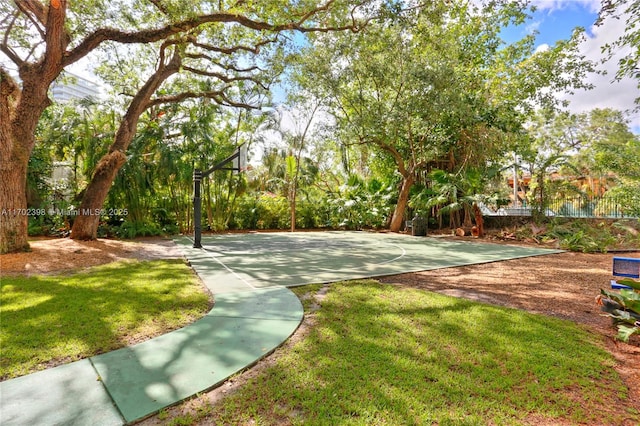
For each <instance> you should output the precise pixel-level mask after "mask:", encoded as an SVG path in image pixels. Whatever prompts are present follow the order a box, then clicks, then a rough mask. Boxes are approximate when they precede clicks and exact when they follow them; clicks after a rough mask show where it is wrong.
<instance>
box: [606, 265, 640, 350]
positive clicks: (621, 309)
mask: <svg viewBox="0 0 640 426" xmlns="http://www.w3.org/2000/svg"><path fill="white" fill-rule="evenodd" d="M618 283H620V284H623V285H626V286H629V287H631V289H622V290H620V292H615V291H609V290H600V296H599V298H598V303H599V304H600V305H601V306H602V310H604V311H605V312H607V313H608V314H609V316H610V317H611V318H612V319H613V322H614V324H615V325H617V326H618V335H617V336H616V337H617V338H618V339H619V340H622V341H624V342H628V341H629V338H630V337H631V336H632V335H634V334H638V335H640V281H636V280H633V279H631V278H625V279H622V280H619V281H618Z"/></svg>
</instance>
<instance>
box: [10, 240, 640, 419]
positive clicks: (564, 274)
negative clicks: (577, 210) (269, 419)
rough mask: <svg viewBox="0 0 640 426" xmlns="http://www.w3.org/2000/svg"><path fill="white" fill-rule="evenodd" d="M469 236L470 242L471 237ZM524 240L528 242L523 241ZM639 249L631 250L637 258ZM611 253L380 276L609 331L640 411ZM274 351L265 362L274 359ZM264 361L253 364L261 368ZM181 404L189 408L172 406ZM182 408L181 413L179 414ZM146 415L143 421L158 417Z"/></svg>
mask: <svg viewBox="0 0 640 426" xmlns="http://www.w3.org/2000/svg"><path fill="white" fill-rule="evenodd" d="M467 240H468V241H471V240H470V239H468V238H467ZM518 244H520V245H522V243H521V242H520V243H518ZM639 254H640V252H635V253H626V254H625V256H630V257H638V255H639ZM181 256H182V255H181V252H180V250H179V249H178V248H177V247H176V246H175V245H174V243H173V242H172V241H171V240H166V239H161V238H151V239H143V240H135V241H117V240H104V239H101V240H97V241H75V240H71V239H39V240H35V241H33V242H31V252H28V253H17V254H7V255H1V256H0V272H1V274H2V275H4V274H11V275H14V274H20V275H22V274H24V275H31V274H50V273H60V272H67V271H73V270H78V269H82V268H86V267H89V266H95V265H99V264H104V263H109V262H113V261H117V260H122V259H158V258H176V257H181ZM611 258H612V255H611V254H584V253H571V252H566V253H561V254H553V255H545V256H537V257H528V258H523V259H516V260H508V261H502V262H494V263H487V264H481V265H473V266H463V267H457V268H447V269H439V270H434V271H424V272H417V273H410V274H402V275H395V276H390V277H385V278H383V279H381V282H385V283H390V284H394V285H398V286H401V287H412V288H419V289H424V290H429V291H435V292H439V293H443V294H448V295H452V296H456V297H463V298H468V299H473V300H477V301H480V302H484V303H490V304H495V305H501V306H508V307H513V308H517V309H523V310H526V311H530V312H534V313H538V314H543V315H549V316H553V317H558V318H563V319H566V320H570V321H574V322H576V323H578V324H581V325H582V326H583V327H586V328H588V329H589V330H591V331H593V332H595V333H599V334H601V335H602V336H603V340H604V341H605V344H606V348H607V350H609V352H611V354H612V355H613V356H614V358H615V359H616V361H617V366H616V369H617V370H618V372H619V373H620V375H621V377H622V379H623V380H624V382H625V384H626V386H627V387H628V389H629V394H630V395H629V396H630V400H631V401H633V402H632V404H635V407H636V408H637V409H638V410H640V338H638V336H634V338H633V339H632V340H631V341H630V342H629V344H625V343H622V342H619V341H616V340H615V339H614V338H613V337H614V336H615V334H616V330H615V328H614V327H613V326H612V325H611V321H610V319H609V318H607V317H604V316H602V315H601V312H600V309H599V306H598V305H597V304H596V296H597V295H598V294H599V291H600V289H601V288H607V287H608V286H609V280H610V279H611V278H612V277H611ZM310 325H312V322H311V323H310V322H309V321H308V320H305V323H304V324H303V326H302V327H300V329H299V330H298V331H297V332H296V335H294V336H293V340H294V341H295V340H297V339H300V338H301V335H302V334H304V333H305V330H306V329H308V327H309V326H310ZM277 354H278V351H276V352H275V354H274V355H272V356H271V357H269V358H268V359H267V360H265V361H263V362H262V364H265V363H272V362H273V358H274V356H275V357H277ZM260 366H261V363H259V364H258V365H257V367H254V369H253V370H254V374H255V369H256V368H257V369H259V368H260ZM244 381H245V380H244V379H243V378H242V377H241V376H238V377H236V378H235V379H234V380H232V381H229V382H228V383H226V384H224V385H222V386H221V387H219V388H217V389H214V390H212V391H210V392H208V393H205V394H203V395H202V396H201V397H200V398H203V399H206V400H208V401H217V400H218V399H220V398H221V397H222V396H223V395H224V394H225V393H226V392H227V391H230V390H232V389H233V388H235V387H237V386H239V385H240V384H241V383H242V382H244ZM172 410H173V412H175V411H176V410H178V412H179V410H188V407H187V408H180V406H178V407H174V408H173V409H172ZM174 414H177V413H174ZM157 422H158V419H157V416H156V418H153V417H152V418H150V419H147V420H146V421H145V422H144V424H159V423H157Z"/></svg>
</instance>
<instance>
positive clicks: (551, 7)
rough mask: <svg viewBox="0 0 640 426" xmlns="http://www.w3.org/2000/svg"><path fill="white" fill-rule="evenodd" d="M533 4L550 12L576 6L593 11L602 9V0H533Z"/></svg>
mask: <svg viewBox="0 0 640 426" xmlns="http://www.w3.org/2000/svg"><path fill="white" fill-rule="evenodd" d="M531 5H532V6H535V7H536V8H537V9H538V10H541V11H548V12H549V13H552V12H554V11H556V10H563V9H568V8H570V7H576V6H578V7H581V8H584V9H586V10H588V11H589V12H591V13H598V12H599V11H600V0H533V1H532V2H531Z"/></svg>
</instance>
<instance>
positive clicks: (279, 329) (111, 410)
mask: <svg viewBox="0 0 640 426" xmlns="http://www.w3.org/2000/svg"><path fill="white" fill-rule="evenodd" d="M177 242H178V243H179V244H180V246H181V248H182V249H183V251H184V254H185V256H186V257H187V259H188V261H189V262H190V263H191V266H192V267H193V268H194V269H195V271H196V272H197V273H198V275H199V276H200V277H201V278H202V280H203V281H204V283H205V284H206V285H207V287H208V288H209V290H210V291H211V292H212V293H213V294H214V298H215V305H214V308H213V309H212V310H211V311H210V312H209V313H208V314H207V315H205V316H204V318H202V319H200V320H199V321H196V322H195V323H193V324H191V325H188V326H186V327H184V328H181V329H179V330H176V331H173V332H171V333H168V334H165V335H163V336H160V337H157V338H155V339H151V340H148V341H146V342H143V343H140V344H137V345H134V346H131V347H127V348H123V349H119V350H117V351H113V352H109V353H105V354H102V355H97V356H94V357H91V358H88V359H84V360H81V361H77V362H73V363H70V364H65V365H61V366H59V367H55V368H51V369H48V370H44V371H40V372H37V373H34V374H30V375H27V376H22V377H18V378H16V379H12V380H7V381H4V382H1V383H0V424H2V425H3V426H8V425H20V426H26V425H30V426H31V425H47V426H49V425H91V426H94V425H100V426H110V425H123V424H126V423H130V422H133V421H136V420H139V419H142V418H144V417H146V416H149V415H151V414H153V413H155V412H157V411H159V410H161V409H162V408H164V407H166V406H169V405H172V404H175V403H176V402H179V401H181V400H183V399H185V398H188V397H190V396H192V395H194V394H196V393H198V392H202V391H205V390H207V389H210V388H212V387H215V386H216V385H218V384H220V383H221V382H223V381H224V380H226V379H227V378H228V377H229V376H231V375H233V374H235V373H237V372H239V371H241V370H243V369H245V368H246V367H248V366H251V365H252V364H254V363H255V362H256V361H258V360H259V359H260V358H262V357H263V356H265V355H267V354H268V353H270V352H271V351H273V350H274V349H275V348H277V347H278V346H279V345H280V344H282V343H283V342H284V341H285V340H286V339H287V338H288V337H289V336H290V335H291V334H292V333H293V332H294V331H295V330H296V329H297V327H298V325H299V324H300V322H301V321H302V317H303V309H302V305H301V304H300V301H299V300H298V298H297V297H296V296H295V295H294V294H293V293H292V292H291V291H289V290H288V289H286V288H284V287H271V288H266V289H258V288H254V287H252V286H251V285H250V284H248V283H246V282H245V281H243V280H242V279H240V278H239V277H237V276H235V275H234V274H233V273H232V272H231V271H226V270H224V268H221V266H220V264H219V262H217V261H216V260H215V258H214V257H212V256H211V255H210V254H209V253H208V252H206V251H205V250H197V249H193V248H191V247H190V242H189V241H188V240H187V239H180V240H177Z"/></svg>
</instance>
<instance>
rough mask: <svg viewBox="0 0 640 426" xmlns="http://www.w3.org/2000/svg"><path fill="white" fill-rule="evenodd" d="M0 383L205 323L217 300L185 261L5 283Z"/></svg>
mask: <svg viewBox="0 0 640 426" xmlns="http://www.w3.org/2000/svg"><path fill="white" fill-rule="evenodd" d="M1 284H2V292H1V296H0V321H1V322H0V348H1V351H2V357H1V360H0V378H1V379H3V380H4V379H7V378H11V377H16V376H21V375H24V374H27V373H31V372H34V371H37V370H42V369H44V368H47V367H49V366H51V365H54V364H58V363H61V362H68V361H74V360H77V359H80V358H85V357H87V356H91V355H95V354H98V353H102V352H107V351H110V350H113V349H116V348H120V347H123V346H126V345H127V344H130V343H132V342H136V341H140V340H142V339H146V338H148V337H150V336H155V335H159V334H163V333H164V332H166V331H167V330H169V329H175V328H178V327H181V326H183V325H185V324H188V323H190V322H193V321H194V320H196V319H198V318H200V317H202V315H204V314H205V313H206V312H207V311H208V310H209V308H210V307H211V305H212V301H211V297H210V295H209V294H208V293H207V292H206V289H205V288H204V286H202V284H201V283H200V281H199V280H198V278H197V277H196V275H195V274H194V273H193V272H192V270H191V269H190V268H189V267H188V266H187V265H186V264H185V262H184V261H182V260H159V261H151V262H117V263H112V264H109V265H104V266H100V267H95V268H92V269H90V270H87V271H83V272H80V273H74V274H66V275H55V276H53V275H52V276H50V275H46V276H32V277H2V280H1Z"/></svg>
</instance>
